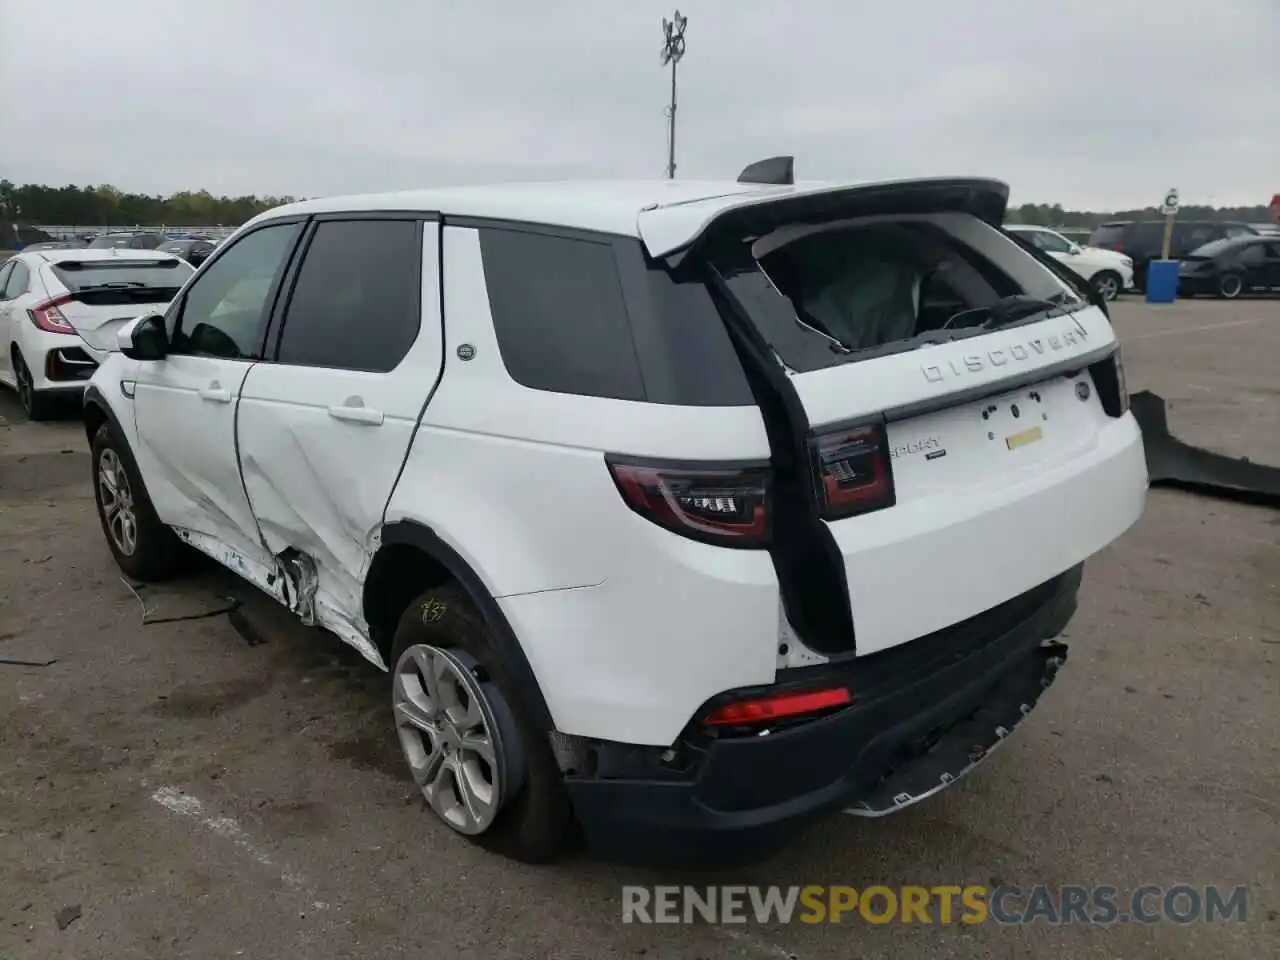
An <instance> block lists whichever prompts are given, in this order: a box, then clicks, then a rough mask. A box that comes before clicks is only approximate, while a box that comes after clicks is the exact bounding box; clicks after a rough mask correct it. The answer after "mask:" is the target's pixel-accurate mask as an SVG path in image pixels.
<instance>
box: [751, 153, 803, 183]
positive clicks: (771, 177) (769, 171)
mask: <svg viewBox="0 0 1280 960" xmlns="http://www.w3.org/2000/svg"><path fill="white" fill-rule="evenodd" d="M738 182H739V183H773V184H794V183H795V182H796V158H795V157H769V158H768V159H767V160H757V161H756V162H755V163H753V164H750V165H749V166H747V167H746V168H745V169H744V170H743V171H742V172H741V173H740V174H738Z"/></svg>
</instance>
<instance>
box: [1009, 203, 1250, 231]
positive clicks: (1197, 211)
mask: <svg viewBox="0 0 1280 960" xmlns="http://www.w3.org/2000/svg"><path fill="white" fill-rule="evenodd" d="M1178 217H1179V218H1180V219H1184V220H1236V221H1243V222H1244V223H1267V222H1269V221H1270V220H1271V214H1270V212H1269V210H1268V208H1267V207H1266V206H1265V205H1264V204H1258V205H1257V206H1256V207H1207V206H1200V205H1194V206H1180V207H1179V208H1178ZM1005 219H1006V220H1008V222H1009V223H1027V224H1032V225H1034V226H1037V227H1069V228H1076V229H1090V230H1091V229H1093V228H1094V227H1096V226H1097V225H1098V224H1100V223H1105V222H1106V221H1108V220H1163V219H1164V214H1162V213H1161V212H1160V210H1159V208H1157V207H1142V208H1141V209H1133V210H1115V211H1110V212H1106V211H1096V210H1064V209H1063V207H1062V205H1061V204H1059V203H1054V204H1048V203H1024V204H1022V205H1021V206H1018V207H1012V206H1011V207H1010V208H1009V212H1008V215H1007V216H1006V218H1005Z"/></svg>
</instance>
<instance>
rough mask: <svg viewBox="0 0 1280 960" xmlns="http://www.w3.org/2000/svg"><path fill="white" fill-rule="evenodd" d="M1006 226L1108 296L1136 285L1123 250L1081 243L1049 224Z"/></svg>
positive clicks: (1110, 297) (1131, 266)
mask: <svg viewBox="0 0 1280 960" xmlns="http://www.w3.org/2000/svg"><path fill="white" fill-rule="evenodd" d="M1005 229H1006V230H1008V231H1009V232H1010V233H1014V234H1017V235H1018V236H1020V237H1024V238H1026V239H1027V240H1030V241H1031V242H1032V243H1034V244H1035V245H1036V246H1037V247H1039V248H1040V249H1041V250H1043V251H1044V252H1045V253H1047V254H1049V256H1051V257H1053V258H1054V259H1055V260H1057V261H1058V262H1059V263H1061V264H1063V265H1064V266H1067V267H1069V268H1071V269H1072V270H1074V271H1075V272H1076V273H1078V274H1079V275H1080V276H1082V277H1084V279H1085V280H1087V281H1088V282H1089V283H1090V284H1092V285H1093V288H1094V289H1095V290H1097V291H1098V293H1100V294H1101V295H1102V296H1103V297H1105V298H1106V299H1107V300H1114V299H1115V298H1116V297H1118V296H1120V294H1121V293H1122V292H1124V291H1125V290H1132V289H1133V261H1132V260H1131V259H1129V258H1128V257H1126V256H1125V255H1124V254H1123V253H1117V252H1116V251H1114V250H1103V249H1102V248H1101V247H1085V246H1081V245H1080V244H1078V243H1076V242H1074V241H1072V240H1068V239H1067V238H1066V237H1064V236H1063V235H1062V234H1060V233H1058V232H1057V231H1056V230H1050V229H1049V228H1048V227H1032V226H1025V225H1022V224H1010V225H1008V226H1007V227H1005Z"/></svg>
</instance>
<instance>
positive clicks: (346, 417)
mask: <svg viewBox="0 0 1280 960" xmlns="http://www.w3.org/2000/svg"><path fill="white" fill-rule="evenodd" d="M329 416H331V417H333V419H335V420H341V421H343V422H344V423H362V424H365V425H366V426H370V427H380V426H382V421H383V420H384V419H385V417H384V416H383V414H382V411H381V410H370V409H369V408H368V407H366V406H365V405H364V401H363V400H362V399H361V398H360V397H347V399H346V402H345V403H343V405H342V406H340V407H330V408H329Z"/></svg>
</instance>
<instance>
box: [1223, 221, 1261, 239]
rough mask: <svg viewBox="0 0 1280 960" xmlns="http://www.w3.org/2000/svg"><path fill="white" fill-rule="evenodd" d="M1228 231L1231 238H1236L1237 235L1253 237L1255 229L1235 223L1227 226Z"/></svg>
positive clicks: (1228, 236)
mask: <svg viewBox="0 0 1280 960" xmlns="http://www.w3.org/2000/svg"><path fill="white" fill-rule="evenodd" d="M1226 233H1227V238H1228V239H1230V240H1234V239H1235V238H1236V237H1252V236H1253V235H1254V234H1253V231H1252V230H1250V229H1249V228H1248V227H1241V226H1237V225H1234V224H1233V225H1231V226H1228V227H1227V228H1226Z"/></svg>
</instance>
